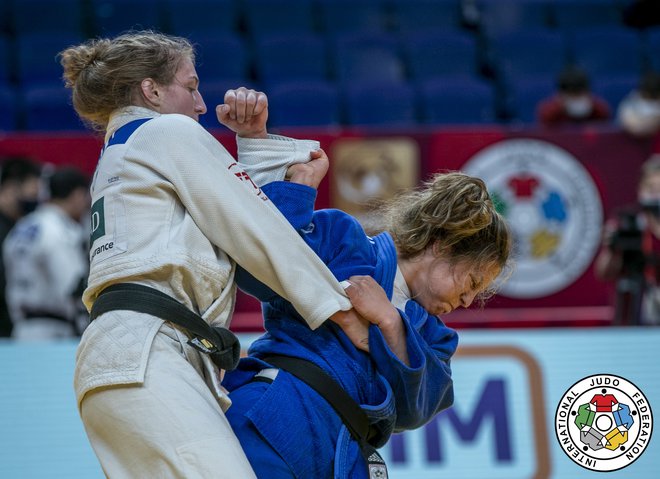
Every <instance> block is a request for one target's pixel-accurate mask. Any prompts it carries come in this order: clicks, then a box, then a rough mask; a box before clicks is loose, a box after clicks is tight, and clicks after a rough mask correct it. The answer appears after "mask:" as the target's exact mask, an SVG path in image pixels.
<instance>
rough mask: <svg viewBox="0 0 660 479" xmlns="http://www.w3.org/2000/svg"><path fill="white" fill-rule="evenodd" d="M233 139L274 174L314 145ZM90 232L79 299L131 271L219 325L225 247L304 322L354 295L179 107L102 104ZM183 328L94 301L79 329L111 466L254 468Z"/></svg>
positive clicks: (81, 379)
mask: <svg viewBox="0 0 660 479" xmlns="http://www.w3.org/2000/svg"><path fill="white" fill-rule="evenodd" d="M145 118H152V119H151V120H148V121H146V122H144V123H142V124H141V125H140V126H139V127H137V128H136V129H135V131H134V132H132V133H131V134H130V136H128V137H127V138H119V137H121V136H122V135H123V133H122V130H121V129H120V128H121V127H122V126H124V125H127V124H129V123H131V122H133V121H134V120H137V119H145ZM127 128H128V127H127ZM118 130H119V131H118ZM123 130H126V129H123ZM117 131H118V135H117V137H113V134H114V133H115V132H117ZM238 145H239V149H238V153H239V157H242V156H243V157H245V161H246V162H247V163H252V164H254V163H259V162H260V161H273V162H277V163H281V164H282V165H283V166H282V168H281V176H282V177H283V176H284V171H285V170H286V166H285V165H286V164H290V163H293V162H300V161H307V160H308V159H309V153H310V151H311V150H313V149H316V148H317V147H318V143H316V142H311V141H298V140H292V139H289V138H284V137H275V136H271V137H269V139H262V140H257V139H240V138H239V139H238ZM91 239H92V243H91V251H90V259H91V268H90V275H89V285H88V288H87V290H86V291H85V294H84V297H83V299H84V302H85V304H86V306H87V307H88V308H91V306H92V304H93V303H94V300H95V299H96V297H97V296H98V294H99V293H100V292H101V291H102V290H103V289H104V288H106V287H107V286H109V285H111V284H115V283H127V282H132V283H140V284H143V285H146V286H150V287H152V288H155V289H158V290H160V291H162V292H164V293H166V294H168V295H170V296H171V297H173V298H175V299H177V300H178V301H180V302H181V303H183V304H184V305H186V306H187V307H189V308H190V309H191V310H193V311H195V312H196V313H199V314H200V315H201V316H202V317H203V318H204V319H205V320H206V321H207V322H209V323H210V324H213V325H219V326H228V325H229V321H230V318H231V314H232V312H233V307H234V301H235V285H234V282H233V275H234V269H235V266H234V265H235V263H234V260H235V261H236V262H238V263H239V264H241V265H242V266H243V267H244V268H245V269H246V270H248V271H249V272H250V273H252V274H253V275H254V276H255V277H257V278H258V279H259V280H260V281H262V282H263V283H265V284H267V285H268V286H270V287H271V288H272V289H273V290H274V291H276V292H277V293H278V294H281V295H282V296H284V297H286V298H287V299H289V300H290V301H291V302H292V303H293V304H294V305H295V307H296V308H297V309H298V310H299V311H300V313H301V315H302V316H303V317H305V318H309V324H310V327H312V328H315V327H317V326H318V325H320V324H321V323H322V322H323V321H324V320H326V319H327V318H328V317H329V316H331V315H332V314H333V313H335V312H337V311H339V310H347V309H350V307H351V306H350V302H349V301H348V299H347V298H346V296H345V294H344V292H343V290H342V288H341V286H340V285H339V283H338V282H337V281H336V280H335V279H334V277H333V275H332V274H331V273H330V271H329V270H328V269H327V268H326V267H325V265H324V264H323V263H322V262H321V260H320V259H319V258H318V257H317V256H316V255H315V254H314V253H313V252H312V250H311V249H310V248H308V247H307V245H306V244H305V243H304V242H303V241H302V239H301V238H300V237H299V236H298V235H297V234H296V233H295V231H294V230H293V229H292V228H291V227H290V225H289V224H288V223H287V221H286V220H285V219H284V217H283V216H282V215H281V214H280V213H279V212H278V211H277V210H276V209H275V208H274V207H273V205H272V204H270V201H269V200H268V199H267V198H266V197H265V195H264V194H263V193H262V192H261V190H260V189H259V188H258V187H256V186H255V185H254V183H253V182H252V181H251V179H250V178H249V176H247V174H245V173H244V172H243V170H242V169H241V168H240V167H239V166H238V164H237V163H236V161H235V160H234V159H233V158H232V157H231V155H230V154H229V153H228V152H227V151H226V150H225V149H224V148H223V147H222V145H221V144H220V143H219V142H218V141H217V140H216V139H215V138H213V136H212V135H210V134H209V133H208V132H207V131H205V130H204V129H203V128H202V127H201V126H200V125H199V124H198V123H197V122H195V121H194V120H192V119H190V118H188V117H186V116H183V115H178V114H169V115H159V114H158V113H155V112H153V111H151V110H148V109H144V108H139V107H129V108H125V109H123V110H121V111H120V112H119V114H116V115H114V116H113V117H112V118H111V121H110V125H109V127H108V133H107V135H106V147H105V148H104V152H103V154H102V156H101V158H100V160H99V164H98V167H97V171H96V173H95V177H94V182H93V185H92V236H91ZM230 257H231V259H230ZM187 339H188V338H187V337H186V336H185V334H184V333H183V332H182V331H181V330H179V329H177V328H175V327H173V326H172V325H171V324H170V323H165V322H163V320H161V319H159V318H157V317H154V316H149V315H147V314H144V313H136V312H130V311H112V312H109V313H106V314H103V315H101V316H99V317H98V318H97V319H96V320H94V321H93V322H92V323H91V325H90V326H89V327H88V328H87V330H86V331H85V333H84V335H83V337H82V339H81V343H80V346H79V349H78V353H77V359H76V370H75V391H76V396H77V400H78V403H79V407H80V412H81V417H82V419H83V423H84V424H85V429H86V431H87V434H88V436H89V438H90V441H91V443H92V446H93V448H94V450H95V452H96V454H97V455H98V457H99V459H100V462H101V464H102V466H103V469H104V471H105V473H106V474H107V475H108V476H109V477H112V478H115V477H134V478H137V477H150V478H155V477H185V478H188V479H190V478H196V477H199V478H211V477H212V478H224V477H227V478H229V477H231V478H241V477H254V474H253V472H252V470H251V468H250V465H249V463H248V462H247V459H246V458H245V457H244V454H243V452H242V450H241V448H240V445H239V443H238V441H237V440H236V438H235V436H234V434H233V432H232V431H231V429H230V428H229V425H228V423H227V421H226V419H225V417H224V413H223V409H226V408H227V407H228V406H229V404H230V401H229V399H228V397H227V395H226V393H225V391H224V390H223V389H222V388H221V386H220V385H219V379H220V378H219V374H218V371H217V368H216V367H215V366H214V365H213V363H212V362H211V360H210V358H209V357H208V356H207V355H205V354H202V353H200V352H198V351H197V350H196V349H194V348H192V347H191V346H189V345H188V344H187V343H186V341H187Z"/></svg>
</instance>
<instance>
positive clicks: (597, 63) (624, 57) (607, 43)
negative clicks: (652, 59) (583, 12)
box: [568, 27, 644, 76]
mask: <svg viewBox="0 0 660 479" xmlns="http://www.w3.org/2000/svg"><path fill="white" fill-rule="evenodd" d="M568 38H569V42H570V43H569V52H570V55H571V57H572V60H573V61H574V62H575V63H576V64H577V65H579V66H581V67H582V68H584V69H585V70H586V71H587V72H588V73H589V75H592V76H596V75H607V74H610V75H620V74H630V75H639V74H640V73H641V71H642V69H643V66H644V64H643V51H644V50H643V46H642V39H641V36H640V34H639V32H637V31H636V30H632V29H629V28H625V27H619V28H617V27H592V28H583V29H581V30H576V31H574V32H572V34H571V35H570V36H569V37H568Z"/></svg>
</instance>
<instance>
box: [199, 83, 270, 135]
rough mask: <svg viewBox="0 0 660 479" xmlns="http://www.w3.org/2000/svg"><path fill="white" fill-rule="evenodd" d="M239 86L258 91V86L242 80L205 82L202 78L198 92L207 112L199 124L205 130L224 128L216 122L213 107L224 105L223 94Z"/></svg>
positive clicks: (201, 117) (200, 118)
mask: <svg viewBox="0 0 660 479" xmlns="http://www.w3.org/2000/svg"><path fill="white" fill-rule="evenodd" d="M241 86H244V87H246V88H253V89H255V90H258V89H259V88H258V85H256V84H254V83H253V82H250V81H247V80H244V79H243V80H239V79H224V80H211V81H205V80H204V78H202V79H201V84H200V90H199V91H200V92H201V94H202V98H204V103H206V108H207V109H208V111H207V113H206V115H202V116H200V117H199V123H200V124H201V125H202V126H204V127H205V128H207V129H216V128H221V129H222V128H225V127H224V126H222V125H220V123H219V122H218V118H217V116H216V114H215V107H216V106H218V105H221V104H222V103H224V99H225V93H226V92H227V90H230V89H234V88H238V87H241ZM266 93H268V92H266Z"/></svg>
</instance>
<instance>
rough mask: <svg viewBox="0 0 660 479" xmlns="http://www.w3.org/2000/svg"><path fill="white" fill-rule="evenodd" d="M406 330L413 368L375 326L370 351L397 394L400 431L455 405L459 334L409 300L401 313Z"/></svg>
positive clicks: (421, 423)
mask: <svg viewBox="0 0 660 479" xmlns="http://www.w3.org/2000/svg"><path fill="white" fill-rule="evenodd" d="M399 313H400V314H401V319H402V321H403V324H404V326H405V330H406V346H407V348H408V359H409V361H410V366H406V365H405V364H404V363H402V362H401V361H400V360H399V358H398V357H397V356H396V355H395V354H394V353H393V352H392V351H391V350H390V348H389V346H388V345H387V343H386V342H385V338H384V337H383V335H382V333H381V332H380V329H378V327H377V326H375V325H371V326H370V329H369V350H370V354H371V356H372V358H373V359H374V364H375V365H376V368H377V369H378V372H379V373H380V374H382V375H383V377H385V379H387V381H388V382H389V383H390V385H391V386H392V390H393V391H394V395H395V402H396V410H397V421H396V425H395V427H396V429H397V430H405V429H415V428H418V427H420V426H423V425H424V424H426V423H427V422H428V421H430V420H431V419H432V418H433V416H435V415H436V414H437V413H438V412H440V411H442V410H443V409H447V408H448V407H450V406H451V405H452V404H453V402H454V390H453V383H452V379H451V368H450V359H451V357H452V355H453V354H454V352H455V351H456V346H457V344H458V335H457V334H456V331H454V330H452V329H450V328H448V327H447V326H445V325H444V323H443V322H442V321H441V320H440V319H439V318H438V317H436V316H433V315H430V314H429V313H427V312H426V311H425V310H424V309H423V308H422V307H421V306H420V305H419V304H417V303H416V302H414V301H408V303H407V304H406V311H405V312H403V311H399Z"/></svg>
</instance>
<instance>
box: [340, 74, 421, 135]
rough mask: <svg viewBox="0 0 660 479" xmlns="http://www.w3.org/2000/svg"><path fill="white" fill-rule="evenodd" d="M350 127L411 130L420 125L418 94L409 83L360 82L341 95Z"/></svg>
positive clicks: (346, 87)
mask: <svg viewBox="0 0 660 479" xmlns="http://www.w3.org/2000/svg"><path fill="white" fill-rule="evenodd" d="M342 97H343V98H342V100H343V106H344V114H345V122H346V123H347V124H348V125H362V126H380V127H397V128H410V127H414V126H416V125H418V115H417V108H416V98H415V91H414V88H413V86H412V85H411V84H409V83H390V82H386V83H380V82H378V81H360V82H352V83H349V84H346V85H344V87H343V92H342Z"/></svg>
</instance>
